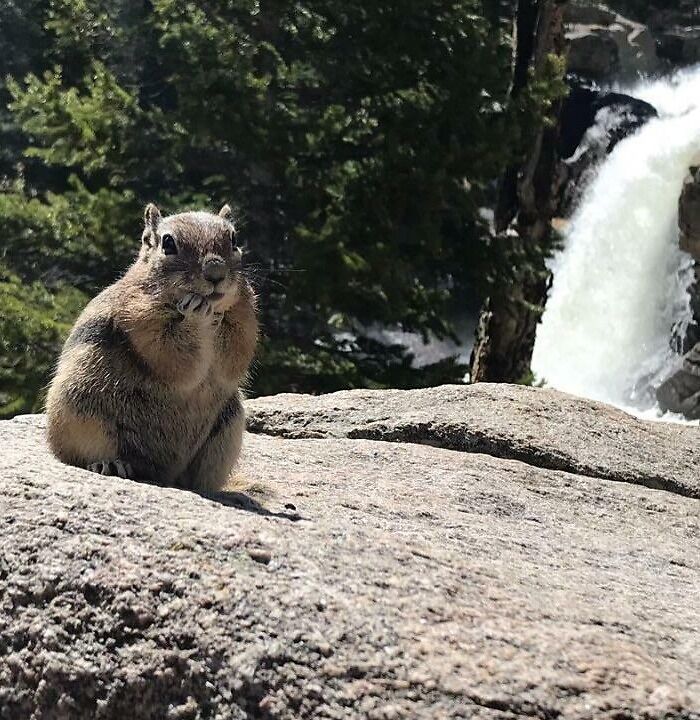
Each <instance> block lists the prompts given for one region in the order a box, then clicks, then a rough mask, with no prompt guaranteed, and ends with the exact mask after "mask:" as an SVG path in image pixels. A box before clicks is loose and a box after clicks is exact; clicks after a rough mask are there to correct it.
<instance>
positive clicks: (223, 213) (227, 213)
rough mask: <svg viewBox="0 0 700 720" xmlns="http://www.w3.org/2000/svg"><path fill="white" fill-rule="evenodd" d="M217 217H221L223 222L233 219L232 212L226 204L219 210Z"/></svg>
mask: <svg viewBox="0 0 700 720" xmlns="http://www.w3.org/2000/svg"><path fill="white" fill-rule="evenodd" d="M219 217H222V218H223V219H224V220H231V218H232V217H233V212H231V206H230V205H228V204H226V205H224V206H223V207H222V208H221V210H219Z"/></svg>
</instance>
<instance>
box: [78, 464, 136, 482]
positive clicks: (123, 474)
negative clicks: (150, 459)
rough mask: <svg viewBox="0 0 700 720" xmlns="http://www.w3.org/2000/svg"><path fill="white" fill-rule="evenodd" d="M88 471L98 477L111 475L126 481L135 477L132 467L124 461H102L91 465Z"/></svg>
mask: <svg viewBox="0 0 700 720" xmlns="http://www.w3.org/2000/svg"><path fill="white" fill-rule="evenodd" d="M87 469H88V470H89V471H90V472H94V473H97V474H98V475H111V476H115V477H120V478H124V479H125V480H128V479H129V478H131V477H133V475H132V472H131V465H129V463H127V462H124V461H123V460H101V461H100V462H95V463H91V464H90V465H88V466H87Z"/></svg>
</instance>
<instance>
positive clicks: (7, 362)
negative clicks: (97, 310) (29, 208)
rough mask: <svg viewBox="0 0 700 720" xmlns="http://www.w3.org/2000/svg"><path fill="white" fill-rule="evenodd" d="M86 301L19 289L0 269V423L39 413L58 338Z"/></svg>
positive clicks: (74, 294) (64, 291) (66, 292)
mask: <svg viewBox="0 0 700 720" xmlns="http://www.w3.org/2000/svg"><path fill="white" fill-rule="evenodd" d="M86 301H87V298H86V297H85V296H84V295H82V293H80V292H79V291H77V290H75V289H72V288H70V287H61V286H59V287H57V288H56V289H55V290H54V291H53V292H49V291H48V290H47V289H46V288H45V287H44V286H43V285H42V284H41V283H31V284H27V283H24V282H22V281H21V280H20V278H18V277H17V276H16V275H14V274H13V273H11V272H9V271H8V270H7V269H6V268H4V267H3V266H1V265H0V307H2V313H0V418H4V417H10V416H12V415H15V414H17V413H23V412H32V411H37V410H39V409H40V406H41V405H40V402H41V399H42V395H43V389H44V385H45V383H46V378H47V376H48V374H49V372H50V371H51V368H52V366H53V364H54V362H55V359H56V357H57V356H58V352H59V351H60V348H61V342H62V339H63V336H64V335H65V334H66V333H67V332H68V330H69V328H70V324H71V322H72V319H73V318H74V317H75V315H76V314H77V313H78V312H79V311H80V309H81V308H82V307H83V305H84V304H85V302H86Z"/></svg>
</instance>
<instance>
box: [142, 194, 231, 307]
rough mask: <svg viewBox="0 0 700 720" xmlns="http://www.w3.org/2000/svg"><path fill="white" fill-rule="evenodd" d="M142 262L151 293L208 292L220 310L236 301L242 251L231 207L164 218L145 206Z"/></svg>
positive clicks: (171, 298)
mask: <svg viewBox="0 0 700 720" xmlns="http://www.w3.org/2000/svg"><path fill="white" fill-rule="evenodd" d="M144 219H145V224H146V226H145V228H144V231H143V236H142V242H141V251H140V253H139V263H140V264H141V267H143V268H144V269H145V270H146V272H145V273H144V275H145V278H144V279H145V281H146V283H147V286H148V289H149V291H151V292H155V293H158V294H160V295H161V296H162V297H163V299H164V300H166V301H177V300H179V299H180V298H181V297H182V296H183V295H185V294H186V293H197V294H198V295H204V296H205V297H207V298H208V299H209V301H210V302H211V303H212V304H213V305H214V309H215V310H217V311H222V312H223V311H224V310H226V309H227V308H229V307H230V306H231V305H232V304H233V303H234V302H235V300H236V298H237V296H238V293H239V290H240V283H241V277H242V276H241V269H242V256H243V254H242V252H241V249H240V248H239V247H238V244H237V242H236V229H235V227H234V225H233V220H232V218H231V208H230V207H229V206H228V205H224V206H223V207H222V208H221V210H220V211H219V214H218V215H214V214H213V213H208V212H185V213H179V214H178V215H169V216H167V217H162V216H161V214H160V210H158V208H157V207H156V206H155V205H154V204H153V203H149V204H148V205H147V206H146V210H145V213H144Z"/></svg>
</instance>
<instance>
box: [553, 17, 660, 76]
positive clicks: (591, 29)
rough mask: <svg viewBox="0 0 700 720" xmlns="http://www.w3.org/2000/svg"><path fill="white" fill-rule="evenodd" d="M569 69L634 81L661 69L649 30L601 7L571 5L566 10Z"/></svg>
mask: <svg viewBox="0 0 700 720" xmlns="http://www.w3.org/2000/svg"><path fill="white" fill-rule="evenodd" d="M566 21H567V32H566V38H567V40H568V41H569V57H568V67H569V71H570V72H574V73H577V74H580V75H583V76H585V77H589V78H595V79H605V80H612V79H618V80H633V79H636V78H637V77H638V76H639V75H640V74H648V73H652V72H654V71H655V70H656V69H657V68H658V64H659V63H658V58H657V55H656V43H655V41H654V37H653V36H652V34H651V32H650V31H649V29H648V28H647V27H646V26H645V25H642V24H640V23H637V22H634V21H632V20H629V19H628V18H625V17H623V16H622V15H619V14H617V13H615V12H612V11H611V10H609V9H608V8H606V7H604V6H602V5H595V4H576V3H571V4H569V5H568V6H567V11H566Z"/></svg>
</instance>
